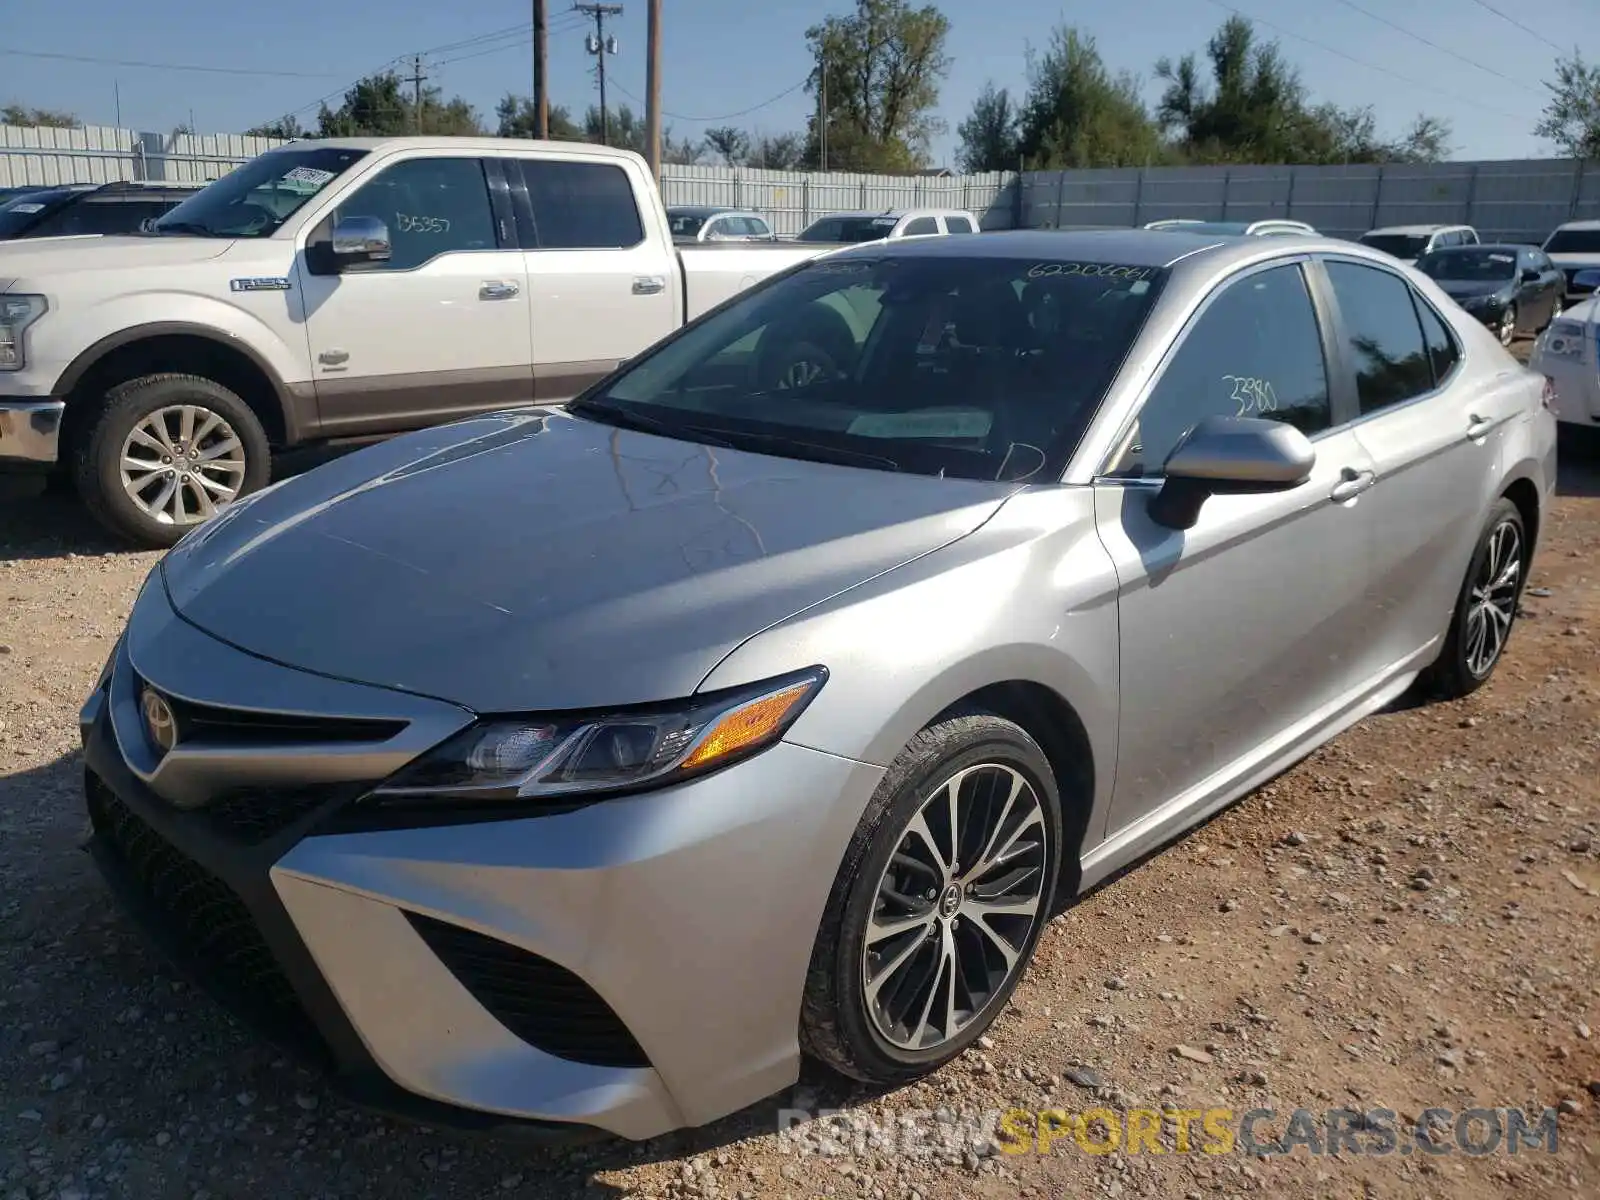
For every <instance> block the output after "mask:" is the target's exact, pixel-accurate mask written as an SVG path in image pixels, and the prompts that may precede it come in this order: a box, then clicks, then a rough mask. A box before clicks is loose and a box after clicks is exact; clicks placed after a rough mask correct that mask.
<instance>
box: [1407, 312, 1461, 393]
mask: <svg viewBox="0 0 1600 1200" xmlns="http://www.w3.org/2000/svg"><path fill="white" fill-rule="evenodd" d="M1411 299H1412V302H1413V303H1415V304H1416V306H1417V316H1418V317H1419V318H1420V319H1421V321H1422V340H1423V342H1424V343H1426V345H1427V347H1428V362H1429V364H1430V365H1431V366H1432V369H1433V385H1434V386H1435V387H1438V386H1439V385H1440V384H1442V383H1443V382H1444V381H1445V380H1446V379H1447V378H1448V377H1449V375H1450V372H1452V371H1454V370H1455V369H1456V364H1457V363H1458V362H1460V361H1461V347H1459V346H1457V345H1456V339H1455V338H1454V337H1453V336H1451V333H1450V330H1449V329H1447V328H1446V327H1445V323H1444V322H1443V321H1441V320H1440V319H1439V314H1438V313H1436V312H1434V311H1433V306H1432V305H1431V304H1429V303H1428V302H1427V301H1426V300H1424V299H1423V298H1422V297H1421V296H1418V295H1417V294H1416V293H1415V292H1413V293H1412V294H1411Z"/></svg>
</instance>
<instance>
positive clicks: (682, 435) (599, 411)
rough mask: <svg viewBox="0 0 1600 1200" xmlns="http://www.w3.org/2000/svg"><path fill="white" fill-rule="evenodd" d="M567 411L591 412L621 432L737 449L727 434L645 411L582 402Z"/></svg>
mask: <svg viewBox="0 0 1600 1200" xmlns="http://www.w3.org/2000/svg"><path fill="white" fill-rule="evenodd" d="M567 411H568V412H575V413H578V414H579V415H583V414H585V413H587V414H589V415H591V416H594V417H596V418H598V419H599V420H601V421H602V422H604V423H606V424H609V425H615V426H616V427H617V428H618V429H632V430H634V431H635V432H637V433H654V434H658V435H659V436H661V437H670V438H675V439H677V440H678V441H698V442H706V443H708V444H709V445H713V446H721V447H722V448H723V449H724V450H731V449H733V443H732V442H731V441H729V440H728V438H727V437H726V436H725V435H723V434H720V433H716V432H714V431H712V430H709V429H702V428H700V427H699V426H697V425H677V424H674V423H673V422H671V421H663V420H661V419H660V418H659V417H647V416H645V415H644V414H643V413H641V412H635V411H634V410H633V409H631V408H623V407H622V406H621V405H620V404H612V403H610V402H608V401H605V400H579V401H576V402H574V403H572V404H569V405H567Z"/></svg>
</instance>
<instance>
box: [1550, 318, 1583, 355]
mask: <svg viewBox="0 0 1600 1200" xmlns="http://www.w3.org/2000/svg"><path fill="white" fill-rule="evenodd" d="M1543 351H1544V353H1546V354H1549V355H1553V356H1554V357H1556V358H1576V359H1582V358H1583V323H1582V322H1580V321H1552V322H1550V328H1548V329H1546V330H1545V331H1544V346H1543Z"/></svg>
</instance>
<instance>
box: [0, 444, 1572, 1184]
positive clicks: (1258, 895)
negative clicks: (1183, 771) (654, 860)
mask: <svg viewBox="0 0 1600 1200" xmlns="http://www.w3.org/2000/svg"><path fill="white" fill-rule="evenodd" d="M1563 449H1564V457H1563V478H1562V487H1561V492H1562V496H1561V498H1560V500H1559V501H1558V503H1557V505H1556V507H1555V510H1554V512H1553V513H1552V514H1551V518H1550V522H1549V528H1548V531H1547V534H1546V539H1545V541H1544V545H1543V547H1542V551H1541V554H1540V556H1539V559H1538V562H1537V564H1536V566H1535V569H1534V572H1533V576H1532V579H1531V589H1532V590H1531V591H1530V593H1529V596H1528V599H1527V603H1526V612H1525V620H1524V621H1523V622H1522V623H1521V624H1520V625H1519V626H1518V630H1517V634H1516V636H1515V638H1514V639H1513V641H1512V645H1511V648H1510V651H1509V653H1508V658H1507V659H1506V661H1505V662H1504V663H1503V665H1502V667H1501V669H1500V671H1499V673H1498V674H1497V676H1496V678H1495V680H1494V682H1493V683H1492V684H1491V685H1490V686H1489V687H1487V688H1485V689H1484V690H1483V691H1481V692H1480V693H1478V694H1477V695H1476V696H1473V697H1470V698H1468V699H1467V700H1465V701H1462V702H1459V703H1455V704H1448V705H1431V706H1425V707H1419V708H1411V709H1407V710H1396V711H1392V712H1388V713H1384V714H1381V715H1378V716H1375V717H1373V718H1371V719H1369V720H1367V721H1365V722H1363V723H1362V724H1361V725H1360V726H1358V727H1357V728H1356V729H1354V730H1352V731H1350V732H1349V733H1347V734H1346V735H1344V736H1343V737H1341V738H1339V739H1338V740H1337V741H1336V742H1334V743H1333V744H1332V745H1330V746H1328V747H1325V748H1324V749H1323V750H1322V751H1320V752H1319V753H1317V754H1316V755H1314V756H1313V757H1312V758H1310V759H1308V760H1307V761H1306V762H1304V763H1303V764H1301V765H1300V766H1299V767H1297V768H1295V769H1294V770H1292V771H1290V772H1288V773H1287V774H1285V775H1284V776H1282V777H1281V778H1279V779H1278V780H1276V781H1274V782H1273V783H1272V784H1270V785H1268V786H1266V787H1264V788H1262V789H1261V790H1260V791H1258V792H1256V793H1255V794H1253V795H1251V796H1250V797H1248V798H1247V799H1245V800H1244V801H1243V802H1242V803H1240V804H1239V805H1237V806H1235V807H1234V808H1232V809H1231V810H1229V811H1228V812H1226V813H1225V814H1223V815H1221V816H1220V817H1219V818H1217V819H1216V820H1214V821H1212V822H1211V823H1209V824H1208V825H1206V826H1205V827H1204V828H1202V829H1200V830H1198V831H1196V832H1194V833H1193V834H1191V835H1189V836H1188V837H1187V838H1185V839H1183V840H1181V841H1179V842H1178V843H1176V844H1175V845H1173V846H1171V847H1169V848H1168V849H1166V850H1165V851H1164V852H1162V853H1161V854H1159V855H1156V856H1154V857H1153V858H1152V859H1151V860H1150V861H1148V862H1147V863H1146V864H1145V865H1143V866H1141V867H1140V868H1139V869H1138V870H1136V871H1134V872H1132V873H1130V874H1128V875H1125V876H1123V877H1121V878H1119V879H1117V880H1115V881H1113V882H1111V883H1110V884H1109V885H1107V886H1105V887H1103V888H1102V889H1100V890H1099V891H1098V892H1096V893H1095V894H1094V895H1092V896H1090V897H1089V898H1087V899H1085V900H1083V901H1082V902H1081V903H1079V904H1077V905H1075V906H1074V907H1073V908H1071V909H1070V910H1069V911H1068V912H1067V913H1066V914H1064V915H1063V916H1061V917H1060V918H1058V919H1057V920H1056V921H1055V923H1054V924H1053V925H1052V926H1051V928H1050V929H1049V930H1048V931H1047V932H1046V934H1045V936H1044V938H1043V939H1042V941H1041V943H1040V947H1039V952H1038V957H1037V960H1036V962H1035V964H1034V966H1033V968H1032V970H1031V971H1030V973H1029V976H1028V978H1027V979H1026V980H1025V981H1024V983H1023V986H1022V987H1021V989H1020V990H1019V992H1018V994H1017V999H1016V1002H1015V1004H1014V1006H1013V1008H1012V1010H1011V1011H1010V1012H1009V1013H1008V1014H1006V1015H1005V1016H1004V1017H1002V1019H1001V1020H1000V1022H999V1023H998V1024H997V1026H996V1027H995V1028H994V1029H993V1030H992V1031H991V1033H992V1036H991V1037H989V1038H986V1039H984V1041H983V1043H982V1044H981V1045H980V1046H979V1047H978V1048H976V1049H975V1050H974V1051H972V1052H970V1053H969V1054H968V1055H967V1056H965V1057H964V1058H963V1059H962V1060H961V1061H958V1062H956V1063H954V1064H952V1065H951V1066H949V1067H948V1068H946V1069H945V1070H944V1071H943V1072H941V1073H940V1074H939V1075H938V1076H936V1077H935V1078H933V1079H932V1080H929V1081H925V1082H924V1083H922V1084H919V1085H917V1086H914V1087H911V1088H906V1089H903V1090H901V1091H899V1092H896V1093H891V1094H888V1095H884V1096H877V1097H873V1096H865V1095H861V1094H859V1093H853V1092H851V1091H850V1090H849V1089H848V1088H846V1087H844V1086H843V1085H841V1084H840V1083H838V1082H837V1081H834V1080H831V1079H828V1078H824V1077H821V1076H818V1077H816V1078H807V1079H806V1080H803V1081H802V1084H801V1085H800V1087H799V1088H797V1089H795V1091H794V1092H793V1093H791V1094H788V1095H785V1096H780V1097H777V1098H776V1099H775V1100H774V1101H773V1102H772V1103H771V1104H767V1105H762V1106H759V1107H757V1108H756V1109H754V1110H751V1111H748V1112H745V1113H741V1114H739V1115H737V1116H736V1117H734V1118H730V1119H729V1120H727V1121H724V1122H721V1123H719V1124H717V1125H715V1126H713V1127H710V1128H707V1129H703V1130H697V1131H693V1132H689V1133H682V1134H679V1135H676V1136H673V1137H669V1138H663V1139H658V1140H657V1141H655V1142H651V1143H648V1144H644V1145H638V1146H634V1145H627V1144H618V1143H604V1144H600V1145H597V1146H593V1147H589V1148H587V1149H582V1150H564V1151H561V1152H550V1151H543V1150H536V1149H527V1148H521V1147H517V1146H514V1145H504V1144H498V1145H497V1144H493V1143H487V1142H484V1141H482V1140H469V1139H461V1138H455V1137H449V1136H445V1135H443V1134H439V1133H434V1132H430V1131H427V1130H418V1129H414V1128H409V1127H403V1126H400V1125H396V1124H393V1123H390V1122H388V1121H386V1120H383V1119H379V1118H375V1117H371V1116H368V1115H366V1114H364V1113H360V1112H357V1111H354V1110H352V1109H350V1108H348V1107H346V1106H345V1105H344V1104H342V1103H341V1102H340V1101H338V1100H337V1099H335V1098H334V1097H333V1096H331V1095H330V1094H329V1093H328V1092H327V1091H325V1090H324V1089H323V1088H322V1087H321V1086H320V1085H319V1083H318V1081H317V1080H316V1079H314V1078H312V1077H310V1076H308V1075H306V1074H303V1073H301V1072H300V1071H299V1070H298V1069H296V1068H294V1067H292V1066H289V1065H287V1064H286V1063H284V1062H283V1061H281V1060H280V1059H279V1058H278V1057H277V1056H276V1055H275V1053H274V1052H273V1051H271V1050H269V1049H265V1048H263V1047H262V1046H261V1045H260V1044H258V1043H257V1042H256V1041H255V1040H254V1039H253V1038H251V1037H250V1036H248V1035H247V1034H245V1033H243V1032H241V1031H240V1030H239V1029H237V1028H236V1027H235V1026H234V1025H233V1024H232V1023H231V1021H230V1020H229V1019H228V1018H227V1017H226V1016H224V1015H223V1014H222V1013H221V1012H220V1011H219V1010H218V1009H216V1008H215V1007H214V1006H213V1005H212V1004H211V1003H210V1002H209V1001H207V1000H206V999H205V998H203V997H201V996H198V995H195V994H192V993H191V992H190V991H189V990H187V989H186V988H185V987H183V986H182V985H181V984H179V983H177V982H175V981H174V980H173V979H172V978H171V977H170V976H169V975H168V973H167V972H166V971H165V970H164V969H163V967H162V965H161V964H160V962H159V961H158V960H157V959H156V958H155V957H153V956H152V954H151V953H149V952H148V951H147V950H146V949H145V948H144V946H143V944H142V943H141V942H140V940H139V939H138V937H137V936H136V934H135V933H134V932H133V930H132V929H131V928H130V927H129V926H128V924H127V923H126V922H125V921H124V920H123V919H122V918H121V917H120V916H119V915H118V913H117V912H116V911H115V910H114V908H113V907H112V906H111V904H110V903H109V900H108V897H107V894H106V892H105V890H104V889H103V887H102V886H101V884H100V882H99V880H98V878H97V876H96V875H95V874H94V872H93V870H92V869H91V866H90V863H89V861H88V859H87V857H86V856H85V855H84V854H83V853H81V852H80V850H79V849H78V844H79V839H80V836H81V833H82V829H83V825H84V820H83V816H82V810H81V806H80V799H79V769H80V768H79V763H78V756H77V752H76V731H75V727H74V720H73V718H74V713H75V711H76V709H77V706H78V704H79V702H80V700H81V698H82V696H83V695H84V693H85V692H86V690H87V688H88V687H89V686H90V684H91V683H92V681H93V679H94V676H95V673H96V671H97V670H98V669H99V667H100V665H101V663H102V662H103V660H104V658H105V656H106V653H107V652H108V650H109V647H110V645H111V642H112V640H113V639H114V637H115V635H116V633H117V631H118V629H119V628H120V625H121V622H122V620H123V617H124V615H125V614H126V612H127V610H128V607H129V605H130V603H131V602H132V600H133V597H134V594H135V591H136V588H137V586H138V584H139V581H140V580H141V578H142V577H143V576H144V574H145V572H146V571H147V570H148V569H149V568H150V567H151V566H152V565H153V563H154V562H155V561H156V555H154V554H146V553H127V552H125V551H123V550H120V549H119V548H117V547H116V546H114V545H111V544H110V543H108V542H106V541H105V539H104V538H102V537H101V536H100V535H99V534H97V533H96V532H95V531H94V530H93V528H92V527H91V526H90V525H89V523H88V521H87V519H86V518H84V517H83V516H82V515H81V514H79V513H78V512H77V511H76V509H75V508H74V507H73V506H72V505H71V504H70V503H67V502H63V501H59V500H55V499H49V498H44V497H30V496H28V495H27V494H26V493H25V492H24V491H23V490H19V489H16V488H13V489H11V490H8V491H0V597H3V599H4V606H3V607H0V1197H4V1198H5V1200H31V1198H36V1197H46V1196H49V1197H61V1198H63V1200H65V1198H68V1197H77V1198H81V1200H88V1198H89V1197H112V1196H115V1197H122V1196H127V1197H139V1198H141V1200H146V1198H148V1200H165V1198H168V1197H172V1198H182V1200H195V1198H200V1197H235V1196H237V1197H255V1196H259V1195H261V1194H263V1193H264V1192H268V1191H270V1194H271V1195H273V1196H286V1197H324V1196H328V1197H331V1196H340V1197H357V1196H385V1197H389V1196H394V1197H404V1198H405V1200H414V1198H419V1197H434V1196H437V1197H485V1196H500V1195H507V1196H530V1197H531V1196H539V1197H543V1196H550V1197H571V1196H581V1195H593V1196H607V1195H612V1196H641V1197H642V1196H652V1197H661V1198H665V1197H670V1196H706V1197H715V1196H722V1197H736V1196H746V1197H768V1196H773V1197H780V1196H783V1197H794V1198H795V1200H799V1198H800V1197H821V1196H830V1197H843V1196H864V1197H890V1198H894V1200H902V1198H908V1197H910V1198H915V1197H919V1196H920V1197H926V1198H928V1200H939V1198H945V1197H949V1198H955V1197H970V1196H984V1197H1013V1196H1039V1197H1044V1196H1051V1197H1056V1196H1072V1197H1077V1196H1087V1195H1104V1196H1123V1195H1126V1196H1133V1195H1140V1196H1144V1195H1148V1196H1163V1197H1165V1196H1173V1197H1178V1196H1185V1197H1197V1198H1199V1197H1211V1196H1242V1195H1249V1194H1261V1195H1267V1196H1284V1197H1323V1196H1328V1197H1332V1196H1341V1197H1344V1196H1355V1195H1363V1196H1385V1197H1387V1196H1404V1197H1422V1196H1435V1197H1443V1196H1451V1197H1458V1196H1459V1197H1468V1196H1500V1195H1506V1194H1508V1193H1510V1192H1512V1191H1513V1190H1515V1191H1516V1192H1518V1193H1519V1194H1521V1195H1524V1196H1595V1195H1600V1136H1597V1132H1600V1121H1597V1120H1596V1116H1595V1114H1596V1110H1597V1108H1600V1038H1596V1036H1595V1034H1594V1033H1593V1030H1596V1029H1600V970H1597V957H1600V644H1597V641H1596V636H1595V633H1596V630H1597V629H1600V457H1597V456H1596V454H1595V450H1594V448H1593V447H1592V446H1587V445H1585V446H1579V447H1567V446H1564V447H1563ZM1095 1104H1102V1105H1107V1106H1110V1107H1113V1108H1122V1107H1125V1106H1151V1107H1156V1108H1170V1109H1201V1108H1209V1107H1212V1106H1223V1107H1229V1108H1233V1109H1235V1110H1239V1111H1243V1110H1247V1109H1250V1108H1255V1107H1270V1108H1275V1109H1277V1110H1279V1112H1280V1114H1283V1115H1284V1116H1286V1115H1287V1113H1288V1112H1289V1111H1290V1110H1292V1109H1294V1108H1296V1107H1305V1108H1310V1109H1314V1110H1317V1111H1322V1110H1324V1109H1327V1108H1333V1107H1340V1106H1347V1105H1348V1106H1354V1107H1356V1108H1360V1109H1371V1108H1389V1109H1392V1110H1395V1111H1396V1112H1397V1113H1399V1114H1401V1116H1402V1119H1403V1120H1415V1118H1416V1117H1417V1115H1418V1114H1419V1113H1421V1112H1422V1111H1423V1110H1424V1109H1427V1108H1429V1107H1430V1106H1440V1107H1445V1108H1449V1109H1452V1110H1455V1111H1458V1112H1459V1111H1460V1110H1462V1109H1465V1108H1469V1107H1473V1106H1489V1107H1493V1106H1520V1107H1528V1108H1531V1109H1534V1110H1538V1109H1541V1108H1543V1107H1544V1106H1546V1105H1548V1106H1556V1105H1561V1106H1562V1113H1561V1116H1560V1125H1559V1138H1558V1146H1557V1150H1556V1153H1554V1154H1548V1153H1544V1152H1542V1151H1539V1152H1531V1153H1530V1152H1528V1151H1524V1152H1522V1153H1521V1154H1517V1155H1514V1156H1513V1155H1509V1154H1506V1153H1505V1152H1504V1151H1503V1150H1502V1151H1500V1152H1496V1153H1493V1154H1489V1155H1487V1156H1483V1157H1468V1156H1464V1155H1462V1154H1460V1153H1455V1154H1453V1155H1450V1156H1445V1157H1438V1158H1435V1157H1432V1156H1425V1155H1420V1154H1413V1155H1401V1154H1393V1155H1389V1156H1386V1157H1372V1156H1366V1157H1360V1156H1356V1155H1352V1154H1350V1153H1342V1154H1340V1155H1338V1156H1312V1155H1310V1154H1307V1153H1306V1152H1304V1151H1297V1152H1296V1153H1295V1154H1293V1155H1291V1156H1288V1157H1281V1156H1279V1157H1254V1156H1247V1155H1245V1154H1243V1153H1242V1152H1235V1153H1231V1154H1223V1155H1209V1154H1204V1153H1171V1152H1169V1153H1166V1154H1163V1155H1159V1156H1157V1155H1152V1154H1150V1153H1148V1152H1141V1153H1136V1154H1128V1153H1115V1154H1110V1155H1096V1154H1090V1153H1086V1152H1084V1151H1083V1150H1082V1149H1080V1148H1078V1147H1077V1146H1076V1145H1075V1144H1074V1143H1073V1140H1072V1139H1071V1138H1070V1137H1068V1138H1067V1139H1066V1140H1064V1141H1062V1142H1060V1143H1057V1145H1056V1146H1055V1147H1054V1149H1053V1151H1052V1152H1051V1153H1050V1154H1048V1155H1037V1154H1028V1155H1020V1156H1010V1155H1000V1154H995V1153H993V1152H992V1151H991V1152H990V1153H965V1154H957V1155H955V1156H954V1157H953V1159H949V1160H947V1159H943V1158H930V1157H928V1156H927V1155H925V1154H923V1155H918V1154H915V1153H909V1152H908V1153H904V1154H899V1155H893V1154H890V1153H888V1152H886V1151H885V1150H884V1149H882V1148H881V1147H880V1148H876V1149H874V1148H872V1147H870V1146H869V1147H862V1148H859V1151H858V1152H855V1153H849V1154H843V1155H817V1154H805V1153H801V1152H800V1148H799V1146H798V1145H797V1144H796V1142H795V1141H793V1140H790V1139H785V1138H782V1137H779V1136H777V1135H776V1129H777V1127H778V1124H779V1120H780V1111H779V1110H780V1109H781V1108H783V1107H784V1106H795V1107H803V1108H809V1109H814V1108H817V1107H845V1108H848V1109H849V1111H850V1112H851V1114H853V1115H854V1116H855V1117H858V1118H868V1119H871V1120H874V1121H878V1122H884V1123H887V1124H888V1127H889V1128H890V1129H891V1130H892V1129H894V1128H896V1126H895V1125H894V1124H893V1123H894V1122H896V1121H900V1122H902V1123H903V1122H905V1121H907V1120H910V1119H912V1116H913V1115H914V1114H917V1113H923V1112H928V1111H930V1110H938V1109H941V1108H942V1109H945V1110H947V1111H946V1112H945V1113H944V1114H943V1118H942V1119H943V1120H945V1121H946V1122H948V1121H950V1120H952V1119H953V1120H957V1121H959V1120H961V1119H964V1117H965V1114H969V1113H970V1114H972V1115H973V1117H974V1119H976V1117H977V1115H978V1114H980V1113H982V1112H984V1111H989V1110H997V1109H1009V1108H1012V1107H1023V1108H1029V1109H1037V1108H1052V1107H1065V1108H1069V1109H1079V1110H1081V1109H1084V1108H1087V1107H1092V1106H1094V1105H1095ZM936 1120H937V1118H936ZM902 1127H903V1125H902ZM1282 1127H1283V1122H1282V1120H1281V1119H1280V1120H1278V1121H1277V1122H1276V1123H1271V1122H1269V1123H1268V1124H1267V1125H1265V1126H1264V1127H1263V1130H1262V1135H1263V1136H1264V1137H1266V1136H1270V1133H1271V1132H1273V1131H1278V1132H1281V1130H1282ZM811 1128H812V1129H813V1130H815V1129H817V1128H819V1126H815V1125H813V1126H811ZM918 1128H921V1129H923V1130H924V1131H926V1130H927V1129H929V1128H934V1129H938V1128H944V1129H948V1128H950V1126H948V1125H944V1126H939V1125H937V1124H933V1125H926V1124H925V1125H923V1126H919V1127H918ZM1196 1139H1197V1144H1198V1139H1199V1132H1198V1130H1197V1131H1196ZM927 1144H928V1141H927V1140H924V1141H923V1142H922V1143H921V1145H924V1146H926V1145H927ZM902 1145H904V1143H902ZM1166 1145H1167V1146H1168V1147H1171V1146H1172V1145H1173V1142H1172V1140H1171V1138H1170V1137H1169V1138H1168V1140H1167V1141H1166ZM915 1148H916V1147H913V1150H914V1149H915Z"/></svg>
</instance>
